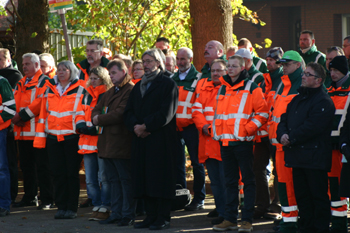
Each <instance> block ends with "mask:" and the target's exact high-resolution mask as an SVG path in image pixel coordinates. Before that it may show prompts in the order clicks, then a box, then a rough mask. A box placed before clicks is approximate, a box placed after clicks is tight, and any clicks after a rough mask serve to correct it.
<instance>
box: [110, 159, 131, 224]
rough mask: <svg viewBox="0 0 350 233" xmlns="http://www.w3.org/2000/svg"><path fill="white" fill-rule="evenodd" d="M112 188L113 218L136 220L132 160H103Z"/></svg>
mask: <svg viewBox="0 0 350 233" xmlns="http://www.w3.org/2000/svg"><path fill="white" fill-rule="evenodd" d="M103 162H104V164H105V171H106V174H107V178H108V182H109V184H110V187H111V210H112V214H111V218H119V219H122V218H124V217H126V218H129V219H134V218H135V207H136V200H135V199H134V198H133V196H132V187H131V186H132V183H131V165H130V159H103Z"/></svg>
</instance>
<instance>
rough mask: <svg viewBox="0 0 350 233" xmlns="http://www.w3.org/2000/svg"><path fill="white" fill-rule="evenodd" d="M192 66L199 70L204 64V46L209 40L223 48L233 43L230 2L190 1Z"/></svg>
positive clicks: (223, 0) (222, 0) (226, 0)
mask: <svg viewBox="0 0 350 233" xmlns="http://www.w3.org/2000/svg"><path fill="white" fill-rule="evenodd" d="M190 14H191V18H192V19H193V24H192V28H191V33H192V46H193V56H194V58H193V64H194V66H195V67H196V68H197V70H201V68H202V67H203V65H204V64H205V63H206V61H205V59H204V48H205V45H206V44H207V43H208V42H209V41H211V40H217V41H220V42H221V43H222V44H223V45H224V48H225V49H226V48H227V47H230V46H232V43H233V38H232V34H233V19H232V6H231V0H190Z"/></svg>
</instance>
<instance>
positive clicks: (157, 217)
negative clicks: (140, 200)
mask: <svg viewBox="0 0 350 233" xmlns="http://www.w3.org/2000/svg"><path fill="white" fill-rule="evenodd" d="M144 201H145V209H146V214H147V218H149V219H150V220H151V221H152V222H154V221H155V223H156V224H162V223H164V221H168V222H170V210H171V199H166V198H156V197H145V198H144Z"/></svg>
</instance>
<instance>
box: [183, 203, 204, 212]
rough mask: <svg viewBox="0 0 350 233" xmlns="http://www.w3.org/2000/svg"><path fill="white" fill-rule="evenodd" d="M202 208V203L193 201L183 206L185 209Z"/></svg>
mask: <svg viewBox="0 0 350 233" xmlns="http://www.w3.org/2000/svg"><path fill="white" fill-rule="evenodd" d="M201 209H204V204H199V203H194V202H192V203H191V204H189V205H188V206H186V207H185V210H187V211H194V210H201Z"/></svg>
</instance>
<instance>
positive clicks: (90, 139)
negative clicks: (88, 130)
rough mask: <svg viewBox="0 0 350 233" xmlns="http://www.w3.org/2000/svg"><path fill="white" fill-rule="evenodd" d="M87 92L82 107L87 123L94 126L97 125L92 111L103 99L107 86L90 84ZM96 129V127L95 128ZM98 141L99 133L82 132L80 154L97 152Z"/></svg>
mask: <svg viewBox="0 0 350 233" xmlns="http://www.w3.org/2000/svg"><path fill="white" fill-rule="evenodd" d="M86 91H87V92H86V93H85V95H84V98H83V102H82V109H83V111H84V114H85V123H86V126H88V127H94V128H95V126H94V125H93V124H92V122H91V112H92V110H93V109H94V108H95V106H96V104H97V103H98V101H99V100H100V99H101V97H102V96H103V94H104V93H105V92H106V86H105V85H100V86H97V87H95V88H94V87H93V86H89V87H88V88H87V89H86ZM95 129H96V128H95ZM97 141H98V135H86V134H80V139H79V143H78V144H79V151H78V153H79V154H91V153H97V152H98V151H97Z"/></svg>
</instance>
